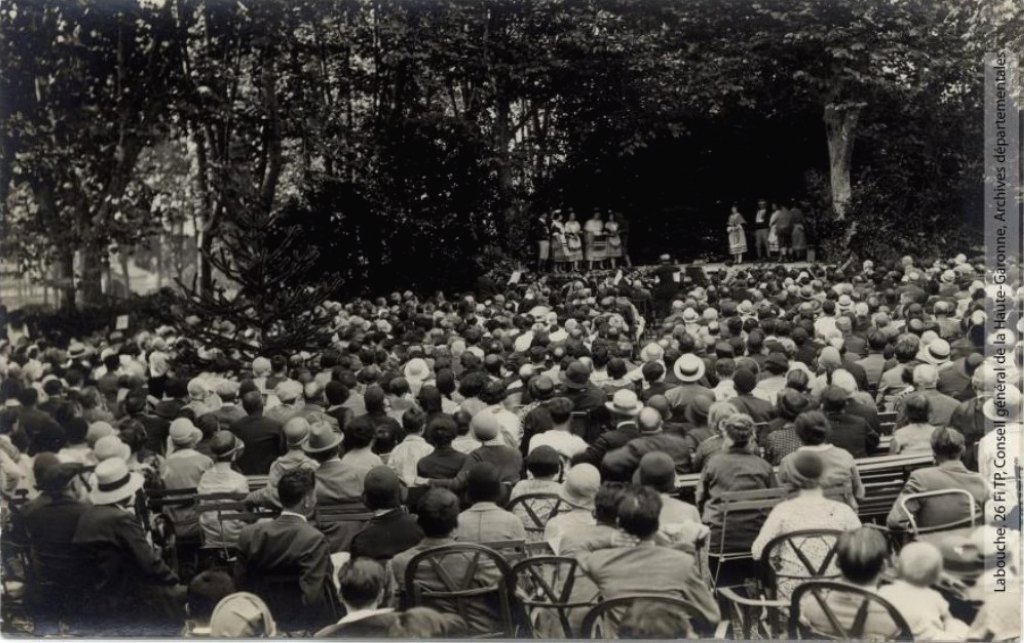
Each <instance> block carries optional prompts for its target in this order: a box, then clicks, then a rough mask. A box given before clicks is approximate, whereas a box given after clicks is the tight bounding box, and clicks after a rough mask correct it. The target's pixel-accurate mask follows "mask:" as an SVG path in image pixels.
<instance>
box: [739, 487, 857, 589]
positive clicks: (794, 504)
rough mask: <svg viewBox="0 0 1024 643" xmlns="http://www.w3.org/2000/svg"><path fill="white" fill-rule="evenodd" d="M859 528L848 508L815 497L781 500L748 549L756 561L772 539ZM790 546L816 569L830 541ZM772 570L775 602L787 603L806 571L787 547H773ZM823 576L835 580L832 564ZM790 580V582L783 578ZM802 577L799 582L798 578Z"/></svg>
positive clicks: (836, 573)
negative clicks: (776, 577) (809, 531)
mask: <svg viewBox="0 0 1024 643" xmlns="http://www.w3.org/2000/svg"><path fill="white" fill-rule="evenodd" d="M857 527H860V519H859V518H858V517H857V513H856V512H855V511H854V510H853V509H851V508H850V506H849V505H847V504H845V503H842V502H837V501H835V500H829V499H828V498H826V497H824V496H822V495H817V496H811V495H798V496H796V497H794V498H791V499H789V500H784V501H782V502H780V503H779V504H777V505H775V507H773V508H772V511H771V513H769V514H768V518H766V519H765V521H764V525H762V526H761V531H760V532H759V533H758V534H757V538H755V539H754V543H753V545H751V547H750V551H751V553H752V554H753V555H754V558H755V559H760V558H761V555H762V554H763V553H764V548H765V545H767V544H768V543H769V542H770V541H771V540H772V539H773V538H776V537H778V536H782V535H783V534H789V533H792V532H794V531H801V530H804V529H837V530H839V531H846V530H848V529H856V528H857ZM793 542H794V543H795V544H797V545H798V546H799V547H800V551H801V552H802V553H803V554H804V555H805V556H807V559H808V560H810V561H811V563H813V564H816V565H820V564H821V563H822V562H824V560H825V556H827V555H828V551H829V549H830V548H831V544H832V543H831V541H829V540H827V539H825V538H817V537H812V538H803V539H800V538H794V540H793ZM772 557H773V560H772V567H773V568H774V569H775V570H776V573H778V574H779V575H780V576H781V577H780V578H779V581H778V585H777V590H778V593H777V595H776V598H778V599H779V600H784V601H788V600H789V597H790V596H791V595H792V593H793V589H794V588H795V587H796V586H797V585H799V584H800V583H801V582H803V580H805V579H806V578H807V577H808V576H809V575H810V574H809V573H808V572H807V568H806V567H805V566H804V564H803V563H802V562H801V561H800V559H799V558H798V557H797V554H796V552H794V551H793V548H792V547H791V546H790V545H783V546H781V547H776V548H775V549H774V551H773V552H772ZM826 574H827V575H832V576H834V577H836V578H838V576H839V570H838V569H837V568H836V566H835V561H834V559H833V562H832V563H831V564H830V565H829V569H828V570H826ZM786 577H792V578H786ZM800 577H803V578H800Z"/></svg>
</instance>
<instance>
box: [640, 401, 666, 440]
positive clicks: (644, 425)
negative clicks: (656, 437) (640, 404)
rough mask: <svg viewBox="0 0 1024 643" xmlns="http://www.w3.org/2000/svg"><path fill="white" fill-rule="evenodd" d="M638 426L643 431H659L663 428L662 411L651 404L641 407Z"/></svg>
mask: <svg viewBox="0 0 1024 643" xmlns="http://www.w3.org/2000/svg"><path fill="white" fill-rule="evenodd" d="M636 419H637V426H638V427H639V429H640V432H641V433H657V432H658V431H660V430H661V421H662V418H661V413H660V412H659V411H658V410H657V409H654V408H651V407H650V406H645V407H644V408H642V409H640V414H639V415H638V416H637V418H636Z"/></svg>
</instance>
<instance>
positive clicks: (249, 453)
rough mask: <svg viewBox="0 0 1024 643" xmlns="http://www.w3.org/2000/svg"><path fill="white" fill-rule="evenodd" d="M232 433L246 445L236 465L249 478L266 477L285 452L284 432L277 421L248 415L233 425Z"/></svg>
mask: <svg viewBox="0 0 1024 643" xmlns="http://www.w3.org/2000/svg"><path fill="white" fill-rule="evenodd" d="M231 432H232V433H234V434H235V435H236V436H238V439H239V440H241V441H242V442H243V443H244V444H245V450H244V451H243V452H242V455H241V456H239V457H238V460H236V461H235V464H237V465H238V470H239V471H241V472H242V473H243V474H245V475H247V476H265V475H267V473H268V472H269V471H270V465H272V464H273V463H274V460H276V459H278V458H279V457H281V455H283V454H284V452H285V441H284V432H283V431H282V429H281V424H280V423H279V422H277V421H276V420H273V419H271V418H268V417H263V416H260V415H248V416H246V417H244V418H242V419H240V420H238V421H236V422H235V423H234V424H232V425H231Z"/></svg>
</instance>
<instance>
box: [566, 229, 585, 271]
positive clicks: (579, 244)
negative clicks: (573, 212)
mask: <svg viewBox="0 0 1024 643" xmlns="http://www.w3.org/2000/svg"><path fill="white" fill-rule="evenodd" d="M582 232H583V228H582V227H581V226H580V222H579V221H566V222H565V245H566V247H567V248H568V253H569V257H568V260H569V261H580V260H582V259H583V239H582V237H581V236H580V235H581V233H582Z"/></svg>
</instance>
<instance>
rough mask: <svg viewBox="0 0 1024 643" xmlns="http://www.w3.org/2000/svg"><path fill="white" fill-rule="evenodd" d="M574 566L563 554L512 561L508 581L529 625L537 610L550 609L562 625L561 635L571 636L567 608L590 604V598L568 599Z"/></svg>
mask: <svg viewBox="0 0 1024 643" xmlns="http://www.w3.org/2000/svg"><path fill="white" fill-rule="evenodd" d="M578 567H579V562H578V561H577V560H576V559H575V558H568V557H565V556H537V557H534V558H527V559H526V560H522V561H519V562H518V563H516V565H515V566H514V567H513V568H512V582H513V583H514V585H515V588H516V595H517V597H518V598H519V602H520V603H521V604H522V605H523V607H525V608H526V610H527V615H528V616H529V617H530V619H529V620H530V622H531V625H532V623H533V617H534V615H535V614H536V613H537V612H547V611H552V612H554V613H555V616H556V617H557V618H558V623H559V624H560V625H561V627H562V638H569V639H571V638H573V636H574V634H573V628H572V624H571V622H570V621H569V611H570V610H572V609H579V608H583V607H590V606H592V605H593V603H591V602H590V601H582V602H573V601H572V590H573V587H574V585H575V583H576V573H577V568H578ZM534 634H535V635H536V634H538V633H537V632H535V633H534Z"/></svg>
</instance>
